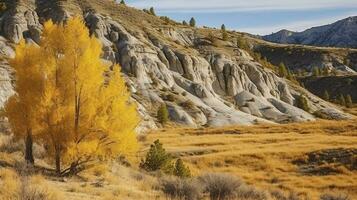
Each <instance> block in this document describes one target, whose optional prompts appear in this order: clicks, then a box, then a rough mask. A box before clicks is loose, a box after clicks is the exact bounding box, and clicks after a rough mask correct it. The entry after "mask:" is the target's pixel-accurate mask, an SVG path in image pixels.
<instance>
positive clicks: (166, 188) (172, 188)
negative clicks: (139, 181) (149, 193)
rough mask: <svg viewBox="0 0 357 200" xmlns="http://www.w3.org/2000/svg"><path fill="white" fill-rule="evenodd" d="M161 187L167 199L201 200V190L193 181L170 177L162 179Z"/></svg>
mask: <svg viewBox="0 0 357 200" xmlns="http://www.w3.org/2000/svg"><path fill="white" fill-rule="evenodd" d="M160 185H161V190H162V191H163V192H164V193H165V195H166V196H167V198H170V199H179V200H196V199H200V194H201V188H200V187H199V184H197V183H196V182H195V181H193V180H192V179H180V178H176V177H168V178H164V179H162V180H161V181H160Z"/></svg>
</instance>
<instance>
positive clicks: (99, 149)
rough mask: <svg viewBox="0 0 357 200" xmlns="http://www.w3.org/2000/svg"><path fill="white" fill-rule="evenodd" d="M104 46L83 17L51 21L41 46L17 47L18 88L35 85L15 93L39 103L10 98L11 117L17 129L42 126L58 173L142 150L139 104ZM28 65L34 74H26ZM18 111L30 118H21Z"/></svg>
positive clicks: (41, 140) (41, 134) (38, 132)
mask: <svg viewBox="0 0 357 200" xmlns="http://www.w3.org/2000/svg"><path fill="white" fill-rule="evenodd" d="M101 49H102V46H101V44H100V42H99V41H98V40H97V39H96V38H94V37H90V34H89V31H88V29H87V28H86V27H85V25H84V23H83V21H82V19H81V18H78V17H75V18H72V19H69V20H68V21H67V23H66V24H65V25H57V24H54V23H52V22H51V21H49V22H46V23H45V24H44V30H43V35H42V38H41V42H40V44H39V47H37V46H34V45H26V44H25V43H24V42H21V43H20V44H19V46H18V47H17V48H16V57H15V59H14V61H13V62H12V65H11V66H13V67H14V68H15V69H16V72H17V78H18V80H21V81H23V83H22V82H17V83H16V84H17V87H16V88H19V89H20V86H21V85H22V84H23V85H26V86H27V88H28V89H29V90H28V91H27V92H23V91H21V90H18V89H17V90H16V92H17V93H18V95H17V96H15V97H16V98H18V99H23V98H24V99H25V100H23V101H24V102H25V103H26V105H27V104H31V103H32V102H31V100H33V101H34V100H35V102H36V104H31V105H33V106H32V107H33V108H34V109H32V107H30V108H26V109H22V108H21V107H20V106H21V104H20V103H18V102H13V101H14V100H12V99H10V100H9V101H8V103H7V108H8V110H10V111H13V112H9V113H13V114H9V115H8V117H9V120H10V121H11V122H13V125H12V128H14V130H15V129H17V127H22V126H24V124H25V125H26V126H25V127H28V126H29V127H30V128H32V129H33V130H34V131H36V135H38V139H37V141H36V142H39V143H42V144H44V145H46V147H47V148H46V149H47V150H48V153H49V156H51V158H52V159H51V160H52V161H53V162H54V163H56V170H57V172H58V173H62V172H63V171H66V170H63V168H62V167H63V165H64V166H65V167H66V168H67V172H68V170H76V169H75V168H76V167H83V165H85V164H87V163H88V162H92V161H95V160H96V159H98V158H100V159H109V158H113V157H114V158H115V157H117V156H121V155H127V154H130V153H133V152H135V151H136V149H137V141H136V135H135V128H136V127H137V125H138V122H139V118H138V115H137V111H136V106H135V104H133V103H130V102H129V98H130V93H129V92H128V89H127V87H126V85H125V82H124V80H123V78H122V77H121V75H120V66H118V65H114V66H111V67H110V66H107V65H105V64H104V62H103V61H102V60H101V57H100V56H101V53H102V50H101ZM29 54H33V55H31V59H29V57H28V56H29ZM24 57H26V58H24ZM28 63H30V64H28ZM26 67H27V68H28V70H27V71H29V73H25V72H24V73H22V71H25V69H24V68H26ZM28 76H31V77H28ZM24 88H26V87H24ZM17 110H22V112H25V114H28V116H29V117H27V118H23V117H21V116H22V114H20V112H17ZM32 112H33V113H32ZM25 116H26V115H25ZM29 121H30V122H31V123H30V122H29ZM22 129H24V128H21V130H22ZM21 130H19V131H15V132H19V133H15V134H17V135H20V134H21V133H20V132H23V131H21ZM80 165H81V166H80Z"/></svg>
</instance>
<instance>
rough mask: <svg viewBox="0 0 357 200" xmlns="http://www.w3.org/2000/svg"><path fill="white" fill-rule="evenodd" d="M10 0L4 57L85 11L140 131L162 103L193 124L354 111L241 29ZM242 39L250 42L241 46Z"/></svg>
mask: <svg viewBox="0 0 357 200" xmlns="http://www.w3.org/2000/svg"><path fill="white" fill-rule="evenodd" d="M5 2H6V6H7V9H6V10H5V11H3V12H2V13H1V15H2V17H1V26H0V27H1V29H0V34H1V35H2V36H3V38H1V40H0V41H1V45H0V47H2V49H1V51H0V52H2V54H3V57H6V56H8V57H11V56H13V54H14V53H13V51H12V47H13V45H14V44H15V43H17V42H19V40H21V39H25V40H26V41H27V42H38V41H39V40H40V34H41V29H42V24H43V22H45V21H46V20H49V19H52V20H53V21H55V22H62V21H64V20H65V19H67V18H68V17H70V16H74V15H80V16H83V19H84V20H85V22H86V24H87V27H88V28H89V30H90V32H91V34H93V35H94V36H96V37H97V38H98V39H100V40H101V42H102V44H103V58H104V59H105V60H107V61H110V62H118V63H120V64H121V66H122V72H123V75H124V76H125V78H126V80H127V84H128V85H129V87H130V90H131V92H132V94H133V95H132V98H133V100H134V101H136V102H137V104H138V108H139V111H140V113H141V117H142V126H141V128H142V129H141V130H146V129H151V128H156V127H157V126H159V124H158V123H157V122H156V119H155V118H156V112H157V109H158V107H159V106H160V105H162V104H166V106H167V108H168V110H169V115H170V119H171V120H172V121H173V122H176V123H179V124H184V125H188V126H203V125H206V126H224V125H230V124H255V123H259V122H264V123H286V122H300V121H310V120H315V119H316V117H315V116H313V115H312V114H311V113H314V112H316V111H321V112H324V113H327V114H328V115H331V116H334V118H336V119H346V118H350V117H351V116H350V115H348V114H345V113H343V111H341V110H340V109H339V108H338V107H335V106H334V105H332V104H330V103H328V102H325V101H323V100H321V99H319V98H318V97H316V96H314V95H312V94H310V93H309V92H308V91H306V90H304V89H302V88H300V87H298V86H297V85H295V84H293V83H291V82H290V81H287V80H285V79H283V78H280V77H278V76H277V75H276V72H275V71H274V70H272V69H271V68H269V66H266V64H264V63H262V62H260V60H258V59H257V57H256V56H254V55H253V53H252V49H254V48H255V45H260V44H265V42H264V41H261V40H257V39H255V38H251V37H249V36H246V35H243V34H241V33H237V32H229V33H228V39H227V40H226V41H224V40H222V37H221V33H220V31H218V30H215V29H209V28H194V27H189V26H184V25H181V24H178V23H176V22H173V21H171V20H169V19H167V18H166V19H165V18H159V17H156V16H153V15H151V14H148V13H146V12H143V11H141V10H137V9H134V8H130V7H127V6H124V5H119V4H115V3H114V2H112V1H107V0H99V1H94V0H67V1H61V0H51V1H45V0H37V1H35V0H31V1H25V0H18V1H9V0H8V1H5ZM238 38H241V39H243V40H244V41H245V42H246V43H247V44H248V48H243V46H242V47H239V46H237V42H236V41H237V39H238ZM252 45H253V46H252ZM353 61H354V60H353ZM6 63H7V61H6V59H3V60H2V66H3V69H4V73H3V79H5V80H10V79H12V78H13V77H12V74H13V72H11V69H10V68H9V67H8V66H7V64H6ZM352 65H355V63H353V62H352ZM345 71H347V70H345ZM1 84H3V87H4V91H3V97H2V99H3V100H5V99H6V97H7V96H9V95H11V94H12V93H11V88H9V84H10V82H9V81H5V82H2V83H1ZM300 94H304V96H306V98H307V101H308V102H307V103H308V105H309V108H310V113H308V112H306V111H304V110H302V109H300V108H298V107H296V106H297V103H296V99H297V98H298V97H299V96H300Z"/></svg>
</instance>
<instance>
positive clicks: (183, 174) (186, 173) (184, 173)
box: [174, 158, 191, 178]
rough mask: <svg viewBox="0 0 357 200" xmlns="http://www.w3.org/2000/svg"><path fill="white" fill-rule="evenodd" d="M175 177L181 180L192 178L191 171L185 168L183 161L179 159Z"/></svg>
mask: <svg viewBox="0 0 357 200" xmlns="http://www.w3.org/2000/svg"><path fill="white" fill-rule="evenodd" d="M174 175H175V176H178V177H180V178H188V177H191V171H190V169H189V168H188V167H187V166H185V164H184V163H183V161H182V160H181V159H180V158H179V159H177V160H176V163H175V168H174Z"/></svg>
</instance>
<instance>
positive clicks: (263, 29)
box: [239, 11, 357, 35]
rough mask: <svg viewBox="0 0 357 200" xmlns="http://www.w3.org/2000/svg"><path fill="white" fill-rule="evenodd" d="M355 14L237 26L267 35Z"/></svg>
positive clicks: (249, 31)
mask: <svg viewBox="0 0 357 200" xmlns="http://www.w3.org/2000/svg"><path fill="white" fill-rule="evenodd" d="M354 15H357V11H356V12H348V13H344V14H343V15H336V16H332V17H329V18H321V19H314V20H301V21H293V22H289V23H284V24H279V25H270V26H254V27H243V28H239V31H243V32H247V33H252V34H258V35H267V34H271V33H273V32H277V31H280V30H282V29H288V30H290V31H304V30H306V29H308V28H311V27H315V26H321V25H326V24H331V23H334V22H336V21H337V20H341V19H343V18H346V17H349V16H354Z"/></svg>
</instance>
